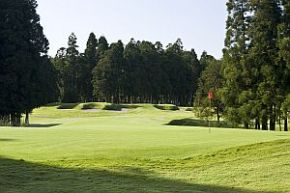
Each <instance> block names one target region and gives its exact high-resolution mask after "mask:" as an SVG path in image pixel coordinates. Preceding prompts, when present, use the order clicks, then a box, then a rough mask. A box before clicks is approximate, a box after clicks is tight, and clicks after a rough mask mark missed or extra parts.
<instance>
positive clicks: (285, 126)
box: [284, 117, 288, 131]
mask: <svg viewBox="0 0 290 193" xmlns="http://www.w3.org/2000/svg"><path fill="white" fill-rule="evenodd" d="M284 131H288V118H287V117H286V118H285V120H284Z"/></svg>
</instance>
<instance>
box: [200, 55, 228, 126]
mask: <svg viewBox="0 0 290 193" xmlns="http://www.w3.org/2000/svg"><path fill="white" fill-rule="evenodd" d="M201 61H202V65H203V66H204V70H203V71H202V73H201V76H200V79H199V82H198V90H197V91H196V96H195V101H194V105H195V106H196V107H198V109H197V110H198V111H199V112H198V113H197V114H198V115H199V116H202V117H203V116H212V115H213V113H215V114H216V116H217V121H218V122H219V121H220V117H221V113H222V112H223V110H224V105H223V103H222V102H221V97H220V95H219V92H218V90H219V89H220V88H221V87H222V74H221V67H222V62H221V61H219V60H216V59H215V58H214V57H212V56H210V55H206V53H205V52H204V54H203V55H202V59H201ZM209 92H212V93H213V99H212V100H209V99H208V93H209ZM209 107H210V111H208V108H209ZM211 109H213V111H211Z"/></svg>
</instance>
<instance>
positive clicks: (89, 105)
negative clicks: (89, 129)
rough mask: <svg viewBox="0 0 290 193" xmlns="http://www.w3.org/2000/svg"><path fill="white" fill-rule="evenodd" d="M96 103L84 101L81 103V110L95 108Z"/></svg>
mask: <svg viewBox="0 0 290 193" xmlns="http://www.w3.org/2000/svg"><path fill="white" fill-rule="evenodd" d="M97 107H98V105H97V104H96V103H85V104H83V107H82V110H89V109H96V108H97Z"/></svg>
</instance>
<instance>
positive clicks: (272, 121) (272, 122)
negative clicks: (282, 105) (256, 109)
mask: <svg viewBox="0 0 290 193" xmlns="http://www.w3.org/2000/svg"><path fill="white" fill-rule="evenodd" d="M271 111H272V112H271V114H270V130H271V131H275V130H276V128H275V127H276V114H275V113H274V112H273V108H271Z"/></svg>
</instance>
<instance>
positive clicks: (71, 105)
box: [57, 103, 79, 109]
mask: <svg viewBox="0 0 290 193" xmlns="http://www.w3.org/2000/svg"><path fill="white" fill-rule="evenodd" d="M78 105H79V103H63V104H61V105H59V106H58V107H57V109H74V108H75V107H77V106H78Z"/></svg>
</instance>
